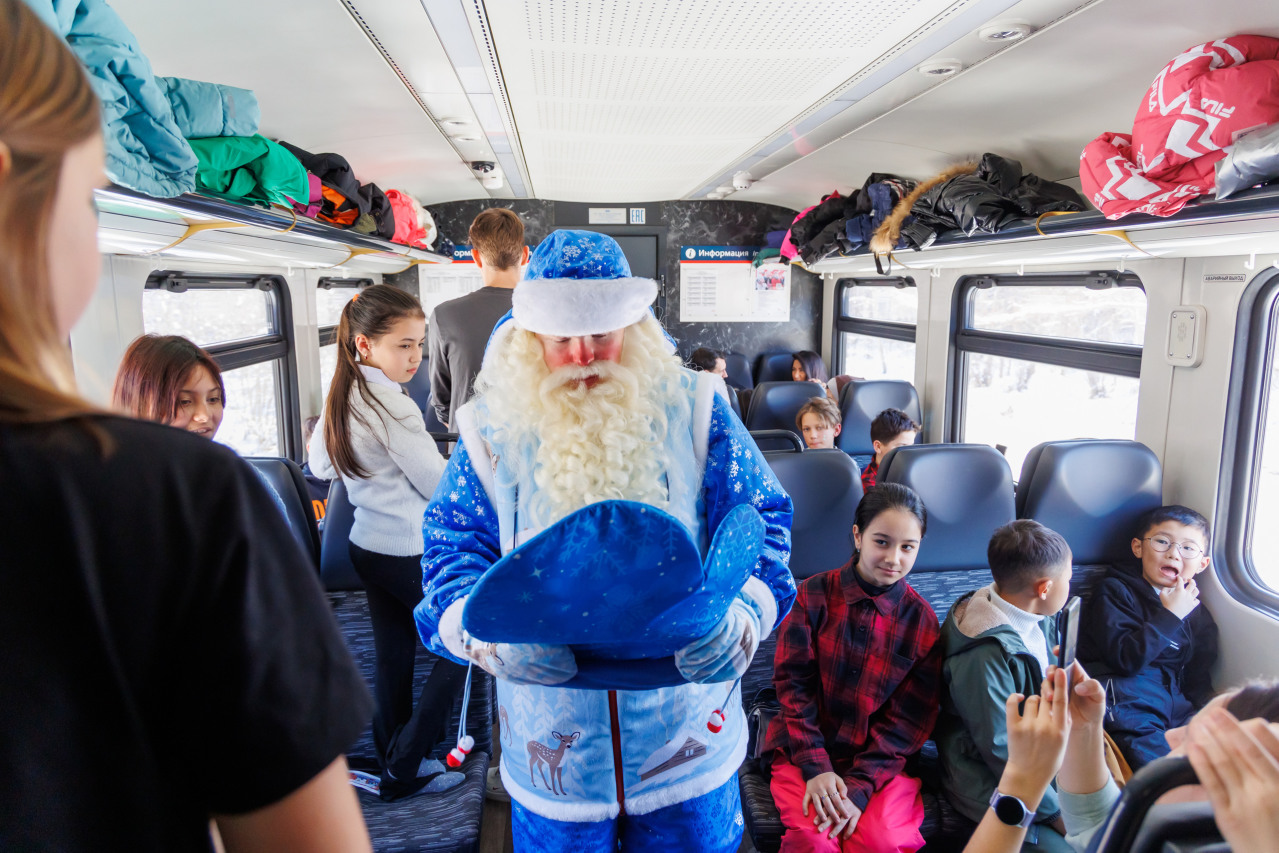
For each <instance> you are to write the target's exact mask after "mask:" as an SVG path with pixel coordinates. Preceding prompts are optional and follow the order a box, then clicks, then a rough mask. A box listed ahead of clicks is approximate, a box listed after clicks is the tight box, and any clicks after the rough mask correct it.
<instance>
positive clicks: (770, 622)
mask: <svg viewBox="0 0 1279 853" xmlns="http://www.w3.org/2000/svg"><path fill="white" fill-rule="evenodd" d="M742 595H745V596H746V597H748V598H749V599H750V600H751V601H753V602H755V604H756V605H758V606H759V609H760V617H759V639H760V642H763V641H764V638H765V637H767V636H768V635H769V634H771V633H772V632H773V626H774V625H776V624H777V598H776V597H775V596H774V595H773V591H772V590H771V589H769V588H768V584H766V583H764V582H763V581H762V580H760V579H759V578H757V577H755V576H754V575H751V576H750V577H749V578H747V579H746V584H745V586H743V587H742ZM443 625H444V623H443V621H442V620H441V622H440V626H441V628H442V627H443ZM441 636H443V635H441Z"/></svg>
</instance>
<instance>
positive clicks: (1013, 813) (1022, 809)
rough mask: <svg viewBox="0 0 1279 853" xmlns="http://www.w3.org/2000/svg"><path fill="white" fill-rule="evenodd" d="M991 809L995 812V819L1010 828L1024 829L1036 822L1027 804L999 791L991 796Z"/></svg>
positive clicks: (996, 790)
mask: <svg viewBox="0 0 1279 853" xmlns="http://www.w3.org/2000/svg"><path fill="white" fill-rule="evenodd" d="M990 807H991V808H992V809H994V810H995V817H997V818H999V820H1000V822H1001V823H1004V824H1007V825H1008V826H1018V827H1021V828H1022V829H1025V828H1026V827H1028V826H1030V825H1031V824H1032V823H1034V822H1035V813H1034V812H1033V811H1031V810H1030V809H1028V808H1026V804H1025V803H1023V802H1022V801H1021V800H1019V799H1017V798H1016V797H1014V796H1012V795H1010V794H1001V793H999V789H995V793H993V794H991V795H990Z"/></svg>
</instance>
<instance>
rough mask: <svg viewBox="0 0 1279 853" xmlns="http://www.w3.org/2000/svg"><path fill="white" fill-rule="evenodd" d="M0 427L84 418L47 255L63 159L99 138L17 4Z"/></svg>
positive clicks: (0, 193) (9, 95) (11, 20)
mask: <svg viewBox="0 0 1279 853" xmlns="http://www.w3.org/2000/svg"><path fill="white" fill-rule="evenodd" d="M0 33H4V36H3V38H4V43H3V47H0V145H3V147H4V148H7V149H8V153H9V155H10V158H11V159H10V161H9V163H8V167H7V168H5V167H4V164H3V162H2V161H0V421H4V422H9V423H40V422H45V421H51V420H57V419H61V418H66V417H74V416H77V415H84V414H89V413H91V412H93V411H94V409H93V408H92V407H91V406H90V405H89V404H88V403H86V402H85V401H83V400H81V399H80V398H79V397H78V396H77V395H76V393H75V380H74V377H73V375H72V372H71V362H70V357H69V355H70V354H69V353H68V351H67V347H66V344H65V342H64V341H63V340H62V335H61V334H59V332H58V325H57V321H56V319H55V315H54V309H53V294H52V292H51V282H50V278H49V246H50V243H51V241H52V240H53V239H54V238H53V235H52V234H51V230H52V228H51V222H50V220H51V218H52V215H53V205H54V199H55V198H56V196H57V192H58V180H59V178H60V176H61V174H62V162H63V160H64V158H65V157H66V154H67V152H68V151H69V150H70V149H72V148H74V147H76V146H77V145H80V144H82V143H84V142H86V141H88V140H89V139H92V138H93V137H94V136H95V135H96V134H98V133H100V132H101V131H100V130H99V108H98V101H97V98H96V97H95V96H94V94H93V90H92V89H91V88H90V87H89V81H88V79H87V78H86V77H85V74H84V71H83V70H82V69H81V68H80V64H79V62H78V61H77V60H76V58H75V56H74V55H73V54H72V53H71V50H70V49H69V48H68V47H67V45H66V44H65V43H64V42H63V41H62V39H60V38H59V37H58V36H57V35H56V34H54V33H53V31H52V30H50V29H49V28H48V27H46V26H45V25H44V24H43V23H42V22H41V21H40V19H39V18H38V17H36V15H35V13H34V12H32V11H31V10H30V9H29V8H27V6H26V4H25V3H23V2H22V0H0Z"/></svg>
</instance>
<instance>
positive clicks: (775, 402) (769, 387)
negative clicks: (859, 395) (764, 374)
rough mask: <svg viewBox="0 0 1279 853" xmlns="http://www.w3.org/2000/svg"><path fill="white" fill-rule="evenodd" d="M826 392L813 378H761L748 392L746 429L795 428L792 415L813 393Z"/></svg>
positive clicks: (822, 395)
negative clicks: (766, 379)
mask: <svg viewBox="0 0 1279 853" xmlns="http://www.w3.org/2000/svg"><path fill="white" fill-rule="evenodd" d="M824 396H826V388H825V386H822V385H818V384H817V383H816V382H791V381H786V382H762V383H760V384H759V385H756V386H755V390H754V391H752V392H751V402H750V406H749V407H748V408H747V409H746V428H747V429H748V430H752V431H753V430H761V429H785V430H790V431H791V432H796V431H797V428H796V426H795V415H796V414H798V413H799V410H800V407H802V406H803V405H804V404H805V403H806V402H808V400H809V399H810V398H812V397H824Z"/></svg>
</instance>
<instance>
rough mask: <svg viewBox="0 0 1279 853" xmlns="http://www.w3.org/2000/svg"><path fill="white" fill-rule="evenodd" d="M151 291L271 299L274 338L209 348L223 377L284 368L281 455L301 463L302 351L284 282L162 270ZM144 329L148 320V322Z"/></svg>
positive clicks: (278, 386) (279, 373)
mask: <svg viewBox="0 0 1279 853" xmlns="http://www.w3.org/2000/svg"><path fill="white" fill-rule="evenodd" d="M144 288H145V289H146V290H167V291H169V292H170V293H183V292H185V291H187V290H261V291H264V292H265V293H266V294H267V309H268V311H269V313H270V317H271V326H272V328H273V329H274V331H273V332H271V333H270V334H267V335H259V336H257V337H253V338H243V339H241V340H237V341H225V342H222V343H216V344H211V345H209V346H204V345H203V344H201V343H200V342H199V341H195V342H194V343H195V344H197V345H198V346H200V347H201V348H203V349H204V350H205V351H206V352H207V353H208V354H209V355H211V356H212V357H213V360H214V361H216V362H217V363H218V367H219V368H220V369H221V370H222V372H223V373H227V372H229V371H232V370H236V369H238V368H242V367H251V366H253V365H255V364H268V363H271V362H274V361H279V362H280V369H278V370H276V371H275V390H276V399H278V400H279V406H278V409H277V412H276V414H277V415H278V417H279V420H278V423H279V428H278V432H277V437H278V439H279V444H280V449H281V452H282V455H283V456H284V457H286V458H288V459H293V460H295V461H296V460H297V459H299V458H300V454H301V452H302V423H301V410H302V409H301V405H300V397H299V388H298V370H297V355H296V353H297V348H296V346H295V344H294V341H293V306H292V300H291V299H290V298H289V287H288V284H287V282H286V281H285V280H284V277H283V276H281V275H272V274H266V273H202V272H195V273H188V272H177V271H172V270H157V271H155V272H153V273H151V275H149V276H147V281H146V284H145V285H144ZM143 322H144V323H145V319H144V321H143Z"/></svg>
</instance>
